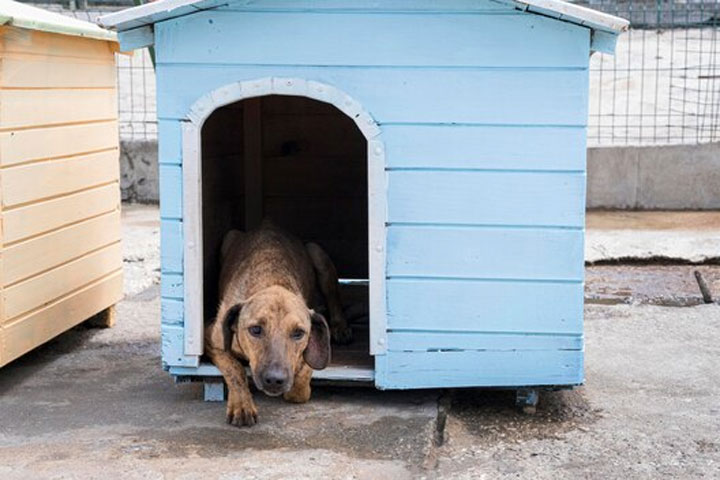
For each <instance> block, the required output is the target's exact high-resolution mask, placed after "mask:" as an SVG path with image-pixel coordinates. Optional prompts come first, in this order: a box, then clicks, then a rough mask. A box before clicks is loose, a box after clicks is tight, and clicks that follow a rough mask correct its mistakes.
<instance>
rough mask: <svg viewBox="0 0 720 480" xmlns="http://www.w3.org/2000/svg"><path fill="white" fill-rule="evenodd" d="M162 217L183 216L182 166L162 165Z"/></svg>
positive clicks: (178, 217)
mask: <svg viewBox="0 0 720 480" xmlns="http://www.w3.org/2000/svg"><path fill="white" fill-rule="evenodd" d="M160 217H161V218H177V219H181V218H182V168H180V166H179V165H160Z"/></svg>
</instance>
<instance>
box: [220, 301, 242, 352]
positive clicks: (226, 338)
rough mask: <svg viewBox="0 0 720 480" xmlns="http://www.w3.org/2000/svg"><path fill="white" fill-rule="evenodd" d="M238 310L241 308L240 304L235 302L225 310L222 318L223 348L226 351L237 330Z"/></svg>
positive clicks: (228, 349)
mask: <svg viewBox="0 0 720 480" xmlns="http://www.w3.org/2000/svg"><path fill="white" fill-rule="evenodd" d="M240 310H242V304H241V303H238V304H235V305H233V306H232V307H230V309H229V310H228V311H227V312H225V316H224V317H223V319H222V334H223V348H224V349H225V351H226V352H229V351H230V347H231V345H232V339H233V334H234V333H235V332H236V331H237V322H238V317H239V316H240Z"/></svg>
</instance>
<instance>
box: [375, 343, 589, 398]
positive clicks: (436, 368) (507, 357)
mask: <svg viewBox="0 0 720 480" xmlns="http://www.w3.org/2000/svg"><path fill="white" fill-rule="evenodd" d="M375 359H376V363H375V368H376V372H375V384H376V386H378V387H379V388H383V389H385V388H442V387H485V386H487V387H518V386H530V385H579V384H581V383H582V382H583V353H582V351H577V350H571V351H565V350H547V351H542V350H541V351H535V350H515V351H460V352H388V354H387V355H382V356H377V357H375Z"/></svg>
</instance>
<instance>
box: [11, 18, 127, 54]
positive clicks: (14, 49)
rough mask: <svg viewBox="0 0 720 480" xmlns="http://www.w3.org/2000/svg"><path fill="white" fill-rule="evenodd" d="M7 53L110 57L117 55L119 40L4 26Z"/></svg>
mask: <svg viewBox="0 0 720 480" xmlns="http://www.w3.org/2000/svg"><path fill="white" fill-rule="evenodd" d="M0 42H2V46H3V53H30V54H34V55H48V56H58V57H75V58H93V59H107V58H114V57H115V53H114V52H115V48H116V44H115V42H106V41H102V40H94V39H90V38H82V37H78V36H74V35H58V34H55V33H48V32H41V31H37V30H28V29H25V28H16V27H8V26H3V27H0Z"/></svg>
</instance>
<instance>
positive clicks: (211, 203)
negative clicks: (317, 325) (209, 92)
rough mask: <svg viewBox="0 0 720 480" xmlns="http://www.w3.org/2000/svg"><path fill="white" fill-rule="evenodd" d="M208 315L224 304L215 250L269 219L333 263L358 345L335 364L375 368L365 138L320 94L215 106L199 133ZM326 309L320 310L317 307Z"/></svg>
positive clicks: (340, 349)
mask: <svg viewBox="0 0 720 480" xmlns="http://www.w3.org/2000/svg"><path fill="white" fill-rule="evenodd" d="M202 196H203V213H202V215H203V245H204V298H205V318H206V319H210V318H212V317H213V316H214V315H215V313H216V309H217V305H218V292H217V279H218V275H219V266H220V265H219V251H220V245H221V243H222V239H223V236H224V235H225V233H226V232H227V231H229V230H230V229H233V228H235V229H239V230H245V231H247V230H250V229H252V228H254V227H256V226H257V225H259V223H260V222H261V221H262V219H263V218H265V217H268V218H270V219H272V220H273V222H275V223H276V224H277V225H279V226H281V227H283V228H284V229H286V230H288V231H289V232H291V233H292V234H294V235H296V236H297V237H299V238H300V239H302V240H303V241H304V242H310V241H312V242H315V243H317V244H319V245H320V246H321V247H322V248H323V249H324V250H325V251H326V252H327V253H328V255H329V256H330V258H331V259H332V260H333V262H334V264H335V267H336V268H337V272H338V277H339V278H340V283H341V297H342V302H343V308H344V312H345V315H346V318H347V320H348V322H349V323H350V324H351V326H352V329H353V342H352V343H351V344H350V345H347V346H337V345H334V346H333V356H332V357H333V360H332V365H336V366H339V365H342V366H353V367H372V361H371V357H370V355H369V350H368V334H369V330H368V188H367V141H366V139H365V137H364V136H363V135H362V133H361V132H360V130H358V128H357V126H356V125H355V123H354V122H353V120H352V119H350V118H349V117H347V116H346V115H345V114H343V113H342V112H340V111H339V110H338V109H337V108H335V107H334V106H332V105H329V104H326V103H322V102H319V101H316V100H312V99H308V98H303V97H295V96H280V95H270V96H265V97H257V98H250V99H245V100H242V101H239V102H236V103H232V104H230V105H227V106H225V107H222V108H220V109H218V110H216V111H215V112H214V113H213V114H212V115H211V116H210V117H209V118H208V119H207V120H206V122H205V124H204V126H203V129H202ZM321 311H322V310H321Z"/></svg>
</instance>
